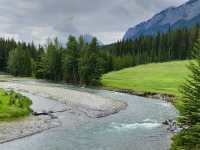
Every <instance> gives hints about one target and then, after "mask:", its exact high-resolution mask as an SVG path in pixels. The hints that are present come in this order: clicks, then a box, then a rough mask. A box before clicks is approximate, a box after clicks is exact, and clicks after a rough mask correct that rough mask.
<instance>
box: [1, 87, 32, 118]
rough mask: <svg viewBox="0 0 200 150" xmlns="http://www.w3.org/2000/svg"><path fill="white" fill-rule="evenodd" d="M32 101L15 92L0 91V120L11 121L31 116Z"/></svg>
mask: <svg viewBox="0 0 200 150" xmlns="http://www.w3.org/2000/svg"><path fill="white" fill-rule="evenodd" d="M30 105H31V101H30V100H29V99H28V98H26V97H24V96H22V95H21V94H18V93H15V92H13V91H10V92H6V91H4V90H3V89H0V120H11V119H16V118H19V117H24V116H27V115H29V114H30V112H31V109H30Z"/></svg>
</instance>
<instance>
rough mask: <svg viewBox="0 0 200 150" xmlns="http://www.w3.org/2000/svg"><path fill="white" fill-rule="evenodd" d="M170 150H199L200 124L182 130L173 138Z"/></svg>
mask: <svg viewBox="0 0 200 150" xmlns="http://www.w3.org/2000/svg"><path fill="white" fill-rule="evenodd" d="M172 140H173V144H172V147H171V150H199V149H200V124H196V125H193V126H192V127H190V128H188V129H184V130H182V131H181V132H180V133H178V134H177V135H175V136H174V137H173V139H172Z"/></svg>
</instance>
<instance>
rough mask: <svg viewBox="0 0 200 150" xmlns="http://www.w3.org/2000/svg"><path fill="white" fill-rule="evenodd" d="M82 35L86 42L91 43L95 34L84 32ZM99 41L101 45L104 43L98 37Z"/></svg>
mask: <svg viewBox="0 0 200 150" xmlns="http://www.w3.org/2000/svg"><path fill="white" fill-rule="evenodd" d="M82 36H83V40H84V41H85V43H88V44H90V43H91V42H92V39H93V38H94V36H92V35H89V34H84V35H82ZM97 42H98V44H99V45H103V43H102V42H101V41H99V40H98V39H97Z"/></svg>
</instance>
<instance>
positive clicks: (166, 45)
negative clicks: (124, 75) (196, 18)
mask: <svg viewBox="0 0 200 150" xmlns="http://www.w3.org/2000/svg"><path fill="white" fill-rule="evenodd" d="M199 37H200V26H199V25H198V24H197V25H196V26H194V27H193V28H190V29H188V28H181V29H177V30H171V29H169V31H168V32H167V33H157V35H156V36H141V37H139V38H137V39H134V40H127V41H118V42H117V43H114V44H111V45H109V46H104V47H102V49H103V50H104V51H109V52H110V54H111V55H112V56H113V68H114V70H119V69H122V68H125V67H131V66H135V65H139V64H147V63H151V62H165V61H170V60H184V59H190V58H191V51H192V48H193V46H194V43H195V42H196V41H197V39H198V38H199Z"/></svg>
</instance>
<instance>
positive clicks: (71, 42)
mask: <svg viewBox="0 0 200 150" xmlns="http://www.w3.org/2000/svg"><path fill="white" fill-rule="evenodd" d="M81 44H83V43H81ZM79 52H80V51H79V49H78V42H77V40H76V38H75V37H73V36H69V39H68V43H67V50H66V55H65V58H64V66H63V69H64V80H65V81H67V82H71V83H75V84H77V83H78V81H79V74H78V61H79Z"/></svg>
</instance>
